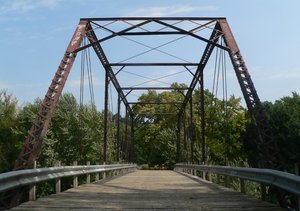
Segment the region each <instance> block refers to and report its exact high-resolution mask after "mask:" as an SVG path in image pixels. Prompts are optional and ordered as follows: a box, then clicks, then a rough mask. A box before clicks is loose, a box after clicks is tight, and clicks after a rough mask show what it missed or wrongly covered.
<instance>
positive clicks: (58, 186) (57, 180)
mask: <svg viewBox="0 0 300 211" xmlns="http://www.w3.org/2000/svg"><path fill="white" fill-rule="evenodd" d="M55 166H57V167H58V166H61V162H60V161H58V162H57V163H56V165H55ZM55 191H56V193H60V192H61V180H60V178H58V179H56V183H55Z"/></svg>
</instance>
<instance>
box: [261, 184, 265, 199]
mask: <svg viewBox="0 0 300 211" xmlns="http://www.w3.org/2000/svg"><path fill="white" fill-rule="evenodd" d="M260 195H261V199H262V200H263V201H266V199H267V191H266V185H265V184H260Z"/></svg>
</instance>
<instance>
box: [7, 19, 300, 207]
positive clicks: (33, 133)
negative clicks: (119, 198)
mask: <svg viewBox="0 0 300 211" xmlns="http://www.w3.org/2000/svg"><path fill="white" fill-rule="evenodd" d="M113 26H118V27H113ZM119 26H120V27H119ZM99 31H102V32H103V31H105V33H104V34H101V33H99ZM202 32H205V33H202ZM164 36H165V37H168V36H182V37H189V38H192V39H194V40H196V41H198V42H200V43H202V45H203V46H204V47H203V49H202V52H193V54H196V55H197V54H198V55H199V57H198V59H197V61H193V62H190V61H187V60H183V59H181V61H180V62H178V60H176V61H171V62H170V60H168V59H166V60H165V61H162V59H161V58H155V59H157V60H156V61H151V62H149V61H147V62H141V61H137V62H129V61H132V60H133V59H131V60H130V59H127V60H123V61H121V62H115V61H110V59H109V58H110V57H109V56H108V54H109V52H107V51H106V50H105V48H104V47H103V46H104V44H105V42H108V41H111V42H113V41H114V40H115V39H116V38H120V37H121V38H126V39H131V38H130V37H135V38H142V39H145V38H146V39H147V38H148V37H149V39H151V38H152V37H164ZM135 42H137V43H139V44H141V43H140V42H139V41H135ZM142 45H144V46H145V47H148V48H150V50H148V51H160V52H162V53H165V52H164V51H162V50H159V48H160V47H162V46H165V45H166V44H162V45H161V46H158V47H151V46H150V47H149V46H148V45H147V44H143V43H142ZM184 47H185V46H181V48H184ZM89 48H92V49H93V50H94V52H95V54H96V56H97V58H98V60H99V61H100V63H101V65H102V66H103V69H104V71H105V80H104V82H105V85H104V87H105V90H104V147H103V155H104V157H103V162H104V164H105V163H106V162H108V160H107V148H108V147H107V142H108V127H109V126H108V112H109V105H108V104H109V102H108V101H109V99H108V97H109V84H112V85H113V86H114V88H115V90H116V92H117V95H118V99H117V102H118V109H117V110H118V114H117V148H116V149H117V158H116V162H118V161H119V159H120V158H119V155H120V151H119V150H120V142H119V124H120V107H121V104H122V105H123V106H124V108H125V111H126V117H130V119H131V121H130V124H131V133H132V135H131V136H132V140H131V144H130V146H129V148H128V149H127V152H128V153H127V155H126V161H127V162H134V161H135V153H134V138H133V137H134V136H133V134H134V121H135V117H136V116H137V115H138V114H137V113H135V111H134V107H135V106H137V105H139V106H143V105H146V104H158V105H159V104H170V105H174V106H176V107H177V108H178V112H177V113H176V114H175V115H176V116H177V144H176V152H177V158H176V159H177V162H178V163H180V162H181V161H182V160H183V158H182V149H181V146H182V140H181V133H182V131H181V130H182V119H183V117H184V115H185V110H186V107H187V106H190V111H191V114H190V115H191V116H192V115H193V105H194V102H193V100H192V94H193V92H194V90H195V88H196V86H197V85H199V86H200V102H199V103H200V108H201V112H200V113H201V146H202V147H201V149H202V152H201V155H202V158H201V159H202V160H201V162H202V163H205V161H206V152H205V144H206V142H205V124H206V122H205V118H204V115H205V109H204V101H205V99H204V88H205V84H204V70H205V68H206V67H207V64H208V61H209V59H210V58H211V55H212V52H213V50H214V49H219V50H222V51H224V52H226V53H227V55H228V57H229V58H230V61H231V63H232V67H233V69H234V73H235V76H236V79H237V81H238V84H239V86H240V89H241V91H242V94H243V97H244V99H245V102H246V105H247V108H248V111H249V113H250V116H251V120H252V124H253V126H254V128H255V129H256V134H257V139H256V145H257V148H258V150H259V158H260V163H259V165H260V168H264V169H274V170H278V171H280V170H283V169H284V163H283V161H282V158H281V156H280V152H279V149H278V145H277V142H276V140H275V138H274V135H273V133H272V131H271V128H270V125H269V123H268V121H267V118H266V116H265V113H264V110H263V106H262V104H261V101H260V99H259V97H258V94H257V92H256V89H255V87H254V84H253V81H252V79H251V77H250V74H249V71H248V69H247V66H246V63H245V61H244V59H243V56H242V54H241V51H240V49H239V47H238V45H237V42H236V41H235V38H234V36H233V33H232V31H231V29H230V27H229V24H228V22H227V20H226V18H222V17H216V18H208V17H124V18H82V19H80V22H79V24H78V26H77V28H76V30H75V32H74V34H73V36H72V38H71V40H70V42H69V44H68V46H67V49H66V51H65V53H64V55H63V58H62V60H61V62H60V64H59V66H58V69H57V71H56V73H55V75H54V77H53V80H52V81H51V84H50V86H49V89H48V91H47V93H46V95H45V98H44V100H43V102H42V105H41V107H40V109H39V112H38V114H37V117H36V119H35V120H34V122H33V123H32V127H31V129H30V131H29V132H28V136H27V138H26V140H25V142H24V145H23V148H22V151H21V153H20V156H19V158H18V160H17V162H16V164H15V168H14V170H22V171H23V170H24V169H32V168H33V167H34V162H35V161H36V160H37V158H38V155H39V153H40V151H41V146H42V143H43V139H44V137H45V135H46V134H47V130H48V127H49V124H50V121H51V118H52V116H53V113H54V110H55V107H56V105H57V103H58V99H59V97H60V95H61V93H62V91H63V88H64V86H65V84H66V81H67V79H68V76H69V74H70V72H71V70H72V66H73V64H74V61H75V58H76V56H77V54H78V53H79V52H81V51H84V50H86V49H89ZM119 48H121V47H119ZM128 50H129V49H128ZM142 54H143V53H142ZM165 54H166V53H165ZM169 56H172V57H176V56H174V55H172V54H169ZM162 58H163V57H162ZM155 59H154V60H155ZM177 59H178V57H177ZM135 61H136V60H135ZM132 67H140V68H143V67H161V68H166V67H171V68H173V67H176V68H178V67H179V68H183V69H185V70H186V71H188V72H189V73H190V74H191V75H192V78H191V81H190V83H189V85H188V87H187V88H176V87H171V86H151V87H146V86H123V85H122V82H121V81H120V79H119V78H118V74H119V73H121V72H122V71H124V70H125V69H126V68H132ZM192 70H194V71H192ZM137 90H142V91H143V90H176V91H178V92H180V93H181V94H182V95H183V101H182V102H159V103H158V102H138V101H136V102H133V101H130V100H129V98H128V96H129V95H130V93H132V92H134V91H137ZM126 119H127V118H126ZM191 119H192V118H191ZM127 124H128V122H127V121H126V125H127ZM193 146H194V143H191V161H192V162H194V161H195V160H194V157H193V155H194V149H193ZM181 169H189V171H191V167H186V168H185V167H182V168H181ZM194 170H195V171H196V169H194ZM198 170H199V169H198ZM97 171H99V172H100V170H97ZM199 171H204V172H206V171H207V172H209V171H210V170H209V169H206V170H204V169H200V170H199ZM211 171H213V170H211ZM242 178H243V177H242ZM246 179H249V178H246ZM260 182H262V181H260ZM30 184H31V183H30ZM298 185H299V184H298ZM281 188H282V187H281ZM23 193H24V188H22V187H18V188H17V189H10V190H7V191H6V192H5V194H2V196H1V197H2V198H1V201H2V206H3V207H6V208H7V207H12V206H15V205H18V204H19V202H20V199H21V196H22V194H23ZM277 196H278V199H279V201H280V203H284V199H283V197H282V194H281V191H280V189H279V188H278V191H277Z"/></svg>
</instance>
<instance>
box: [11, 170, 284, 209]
mask: <svg viewBox="0 0 300 211" xmlns="http://www.w3.org/2000/svg"><path fill="white" fill-rule="evenodd" d="M12 210H19V211H20V210H26V211H29V210H33V211H35V210H51V211H52V210H77V211H78V210H85V211H89V210H203V211H204V210H205V211H209V210H223V211H224V210H230V211H232V210H253V211H254V210H255V211H266V210H273V211H277V210H278V211H279V210H282V209H280V208H278V207H276V206H275V205H272V204H268V203H266V202H263V201H261V200H258V199H254V198H251V197H248V196H246V195H244V194H241V193H239V192H235V191H232V190H229V189H227V188H224V187H221V186H218V185H215V184H212V183H209V182H206V181H202V180H201V179H196V178H193V177H192V176H185V175H183V174H180V173H176V172H174V171H144V170H143V171H136V172H132V173H129V174H127V175H124V176H120V177H116V178H114V179H111V180H106V181H100V182H98V183H93V184H86V185H82V186H80V187H78V188H72V189H69V190H67V191H65V192H62V193H60V194H54V195H50V196H47V197H45V198H40V199H38V200H37V201H32V202H26V203H24V204H22V205H20V206H19V207H16V208H14V209H12Z"/></svg>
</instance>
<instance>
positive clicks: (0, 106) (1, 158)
mask: <svg viewBox="0 0 300 211" xmlns="http://www.w3.org/2000/svg"><path fill="white" fill-rule="evenodd" d="M17 122H18V120H17V100H16V99H15V98H13V96H12V95H11V94H8V93H7V91H5V90H0V172H4V171H8V170H10V169H11V168H12V166H13V165H14V160H15V158H16V157H17V155H18V152H19V149H20V147H21V143H20V142H19V140H18V136H17V135H16V134H15V132H14V129H15V127H16V125H17Z"/></svg>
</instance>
